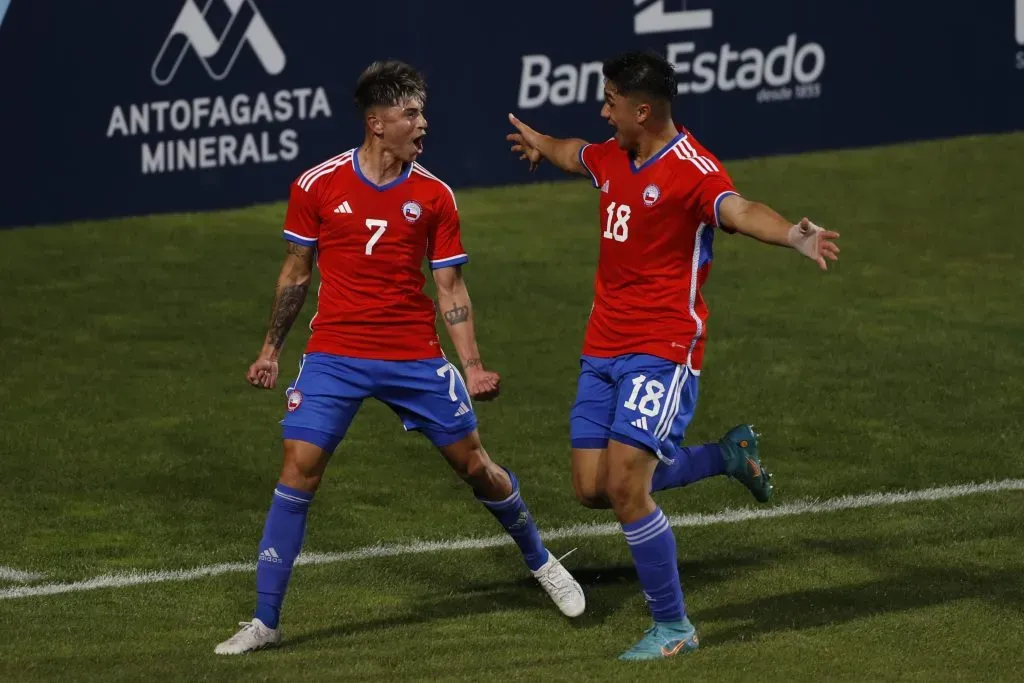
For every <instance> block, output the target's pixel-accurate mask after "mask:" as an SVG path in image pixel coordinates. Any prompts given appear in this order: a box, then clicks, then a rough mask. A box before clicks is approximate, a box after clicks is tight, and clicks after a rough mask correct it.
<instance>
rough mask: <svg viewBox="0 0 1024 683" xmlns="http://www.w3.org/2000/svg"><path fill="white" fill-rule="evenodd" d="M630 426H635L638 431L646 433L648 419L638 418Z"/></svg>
mask: <svg viewBox="0 0 1024 683" xmlns="http://www.w3.org/2000/svg"><path fill="white" fill-rule="evenodd" d="M629 424H631V425H633V426H634V427H636V428H637V429H643V430H644V431H647V418H646V417H641V418H638V419H636V420H633V421H632V422H630V423H629Z"/></svg>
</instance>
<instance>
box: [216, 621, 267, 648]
mask: <svg viewBox="0 0 1024 683" xmlns="http://www.w3.org/2000/svg"><path fill="white" fill-rule="evenodd" d="M238 625H239V626H241V627H242V629H241V630H240V631H239V632H238V633H236V634H235V635H233V636H231V637H230V638H228V639H227V640H225V641H224V642H223V643H221V644H220V645H218V646H217V647H216V649H214V652H215V653H216V654H219V655H244V654H245V653H246V652H252V651H253V650H260V649H262V648H265V647H274V646H275V645H277V644H278V643H280V642H281V629H277V628H269V627H268V626H267V625H266V624H264V623H263V622H262V621H260V620H259V619H253V620H252V621H240V622H238Z"/></svg>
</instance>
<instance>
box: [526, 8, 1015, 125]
mask: <svg viewBox="0 0 1024 683" xmlns="http://www.w3.org/2000/svg"><path fill="white" fill-rule="evenodd" d="M645 2H647V0H634V4H635V5H638V6H639V5H643V4H645ZM1018 2H1019V3H1020V2H1024V0H1018ZM713 25H714V13H713V11H712V10H710V9H683V10H678V11H667V10H666V8H665V0H655V1H654V2H649V3H647V4H646V6H645V7H643V8H642V9H637V10H636V12H635V14H634V17H633V30H634V32H635V33H636V34H638V35H646V34H654V33H677V32H683V31H702V30H707V29H710V28H712V27H713ZM666 53H667V54H666V57H667V58H668V60H669V61H670V62H671V63H672V64H674V65H675V71H676V73H677V74H678V75H679V86H678V91H679V94H681V95H686V94H695V95H701V94H704V93H708V92H711V91H712V90H720V91H723V92H728V91H733V90H739V91H756V95H755V97H756V98H757V101H758V102H779V101H786V100H792V99H794V98H796V99H810V98H815V97H820V96H821V84H820V82H819V79H820V78H821V75H822V73H824V71H825V61H826V60H825V48H824V47H822V46H821V45H819V44H818V43H815V42H806V41H802V40H801V39H800V37H799V36H798V35H797V34H796V33H791V34H789V36H788V37H787V38H786V39H785V41H784V42H783V43H781V44H777V45H775V46H773V47H769V48H767V49H763V48H761V47H756V46H752V47H744V48H739V47H736V48H734V47H733V45H732V44H730V43H724V44H722V45H720V46H718V48H717V49H714V50H699V48H698V44H697V42H696V41H695V40H686V41H680V42H672V43H668V45H667V46H666ZM522 61H523V65H522V72H521V75H520V78H519V107H520V108H521V109H532V108H536V107H540V106H543V105H545V104H553V105H555V106H565V105H567V104H574V103H582V102H586V101H588V99H589V100H590V101H600V100H601V99H603V98H604V77H603V76H602V74H601V66H602V64H601V62H600V61H595V62H585V63H582V64H579V65H576V64H560V65H558V66H554V65H553V64H552V63H551V58H550V57H548V56H547V55H543V54H531V55H523V58H522Z"/></svg>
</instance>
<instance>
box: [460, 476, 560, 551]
mask: <svg viewBox="0 0 1024 683" xmlns="http://www.w3.org/2000/svg"><path fill="white" fill-rule="evenodd" d="M505 472H507V473H508V478H509V479H510V480H511V481H512V495H511V496H509V497H508V498H506V499H505V500H499V501H497V502H492V501H489V500H484V499H482V498H480V497H479V496H477V500H479V501H480V502H481V503H483V504H484V507H486V508H487V509H488V510H490V512H491V514H492V515H494V518H495V519H497V520H498V522H499V523H500V524H501V526H503V527H504V528H505V531H507V532H508V534H509V536H511V537H512V540H514V541H515V542H516V545H518V546H519V550H521V551H522V553H523V559H524V560H526V566H527V567H529V568H530V569H531V570H533V571H536V570H538V569H540V568H541V567H542V566H543V565H544V563H545V562H547V561H548V551H547V550H546V549H545V548H544V544H543V543H541V541H540V533H538V532H537V525H536V524H535V523H534V521H533V517H531V516H530V511H529V510H528V509H527V508H526V503H524V502H523V499H522V498H521V497H520V496H519V480H518V479H516V475H514V474H512V473H511V472H509V471H508V470H505Z"/></svg>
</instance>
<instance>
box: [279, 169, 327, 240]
mask: <svg viewBox="0 0 1024 683" xmlns="http://www.w3.org/2000/svg"><path fill="white" fill-rule="evenodd" d="M284 238H285V239H286V240H288V241H289V242H295V243H296V244H301V245H302V246H304V247H315V246H316V243H317V240H318V239H319V238H320V216H319V214H318V213H317V210H316V200H315V198H314V197H313V195H312V194H311V193H310V192H307V191H306V190H304V189H302V188H301V187H300V186H299V184H298V183H292V188H291V194H290V196H289V197H288V209H287V211H286V212H285V216H284Z"/></svg>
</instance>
